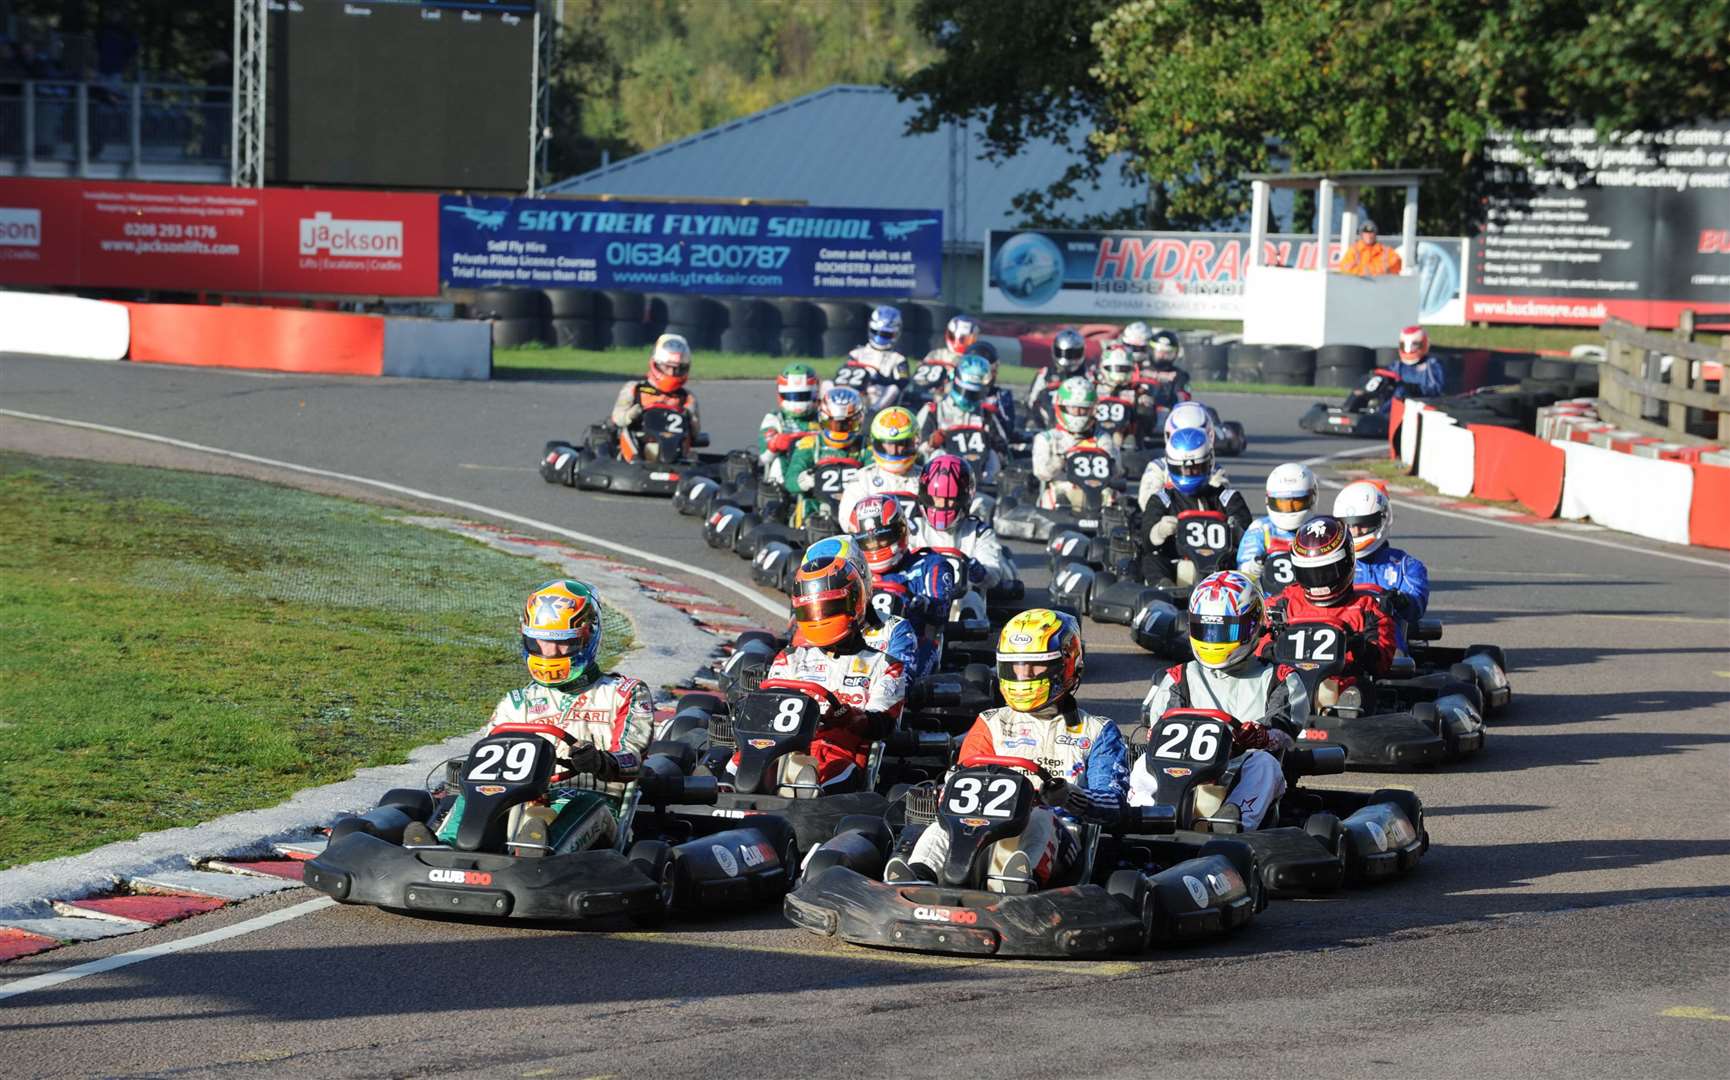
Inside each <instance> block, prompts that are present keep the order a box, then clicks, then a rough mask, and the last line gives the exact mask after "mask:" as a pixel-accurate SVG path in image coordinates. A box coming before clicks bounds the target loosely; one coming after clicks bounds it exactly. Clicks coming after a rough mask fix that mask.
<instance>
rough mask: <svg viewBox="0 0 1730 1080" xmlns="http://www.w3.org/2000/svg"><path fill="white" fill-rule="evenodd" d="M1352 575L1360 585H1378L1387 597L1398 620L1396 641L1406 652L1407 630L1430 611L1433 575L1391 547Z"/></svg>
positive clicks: (1370, 556) (1372, 556)
mask: <svg viewBox="0 0 1730 1080" xmlns="http://www.w3.org/2000/svg"><path fill="white" fill-rule="evenodd" d="M1352 573H1353V574H1354V575H1355V577H1356V580H1357V583H1358V584H1359V585H1377V586H1380V587H1381V589H1382V590H1383V591H1384V593H1386V594H1387V598H1388V601H1389V606H1390V607H1391V608H1392V609H1393V613H1394V615H1395V616H1396V618H1395V620H1394V638H1395V639H1396V640H1397V641H1398V642H1399V647H1400V651H1401V652H1405V651H1406V630H1407V628H1408V627H1410V626H1411V625H1412V624H1414V623H1416V622H1417V621H1418V620H1419V619H1421V618H1423V617H1424V612H1425V611H1427V610H1429V607H1430V572H1429V570H1428V569H1427V568H1425V566H1424V564H1423V561H1422V560H1420V559H1418V558H1416V557H1414V556H1412V555H1408V554H1406V553H1405V552H1404V551H1401V550H1400V549H1399V548H1397V547H1394V546H1392V545H1390V544H1383V545H1382V546H1381V547H1379V548H1377V549H1376V550H1374V551H1372V552H1370V553H1369V554H1368V555H1365V556H1364V557H1363V558H1361V559H1359V560H1358V561H1357V564H1356V566H1355V567H1354V568H1353V571H1352Z"/></svg>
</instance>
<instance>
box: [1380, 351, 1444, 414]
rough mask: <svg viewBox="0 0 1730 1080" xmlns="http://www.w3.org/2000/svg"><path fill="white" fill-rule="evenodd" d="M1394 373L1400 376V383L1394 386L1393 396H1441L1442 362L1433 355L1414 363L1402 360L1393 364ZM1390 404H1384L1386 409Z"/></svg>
mask: <svg viewBox="0 0 1730 1080" xmlns="http://www.w3.org/2000/svg"><path fill="white" fill-rule="evenodd" d="M1394 374H1395V375H1398V376H1399V377H1400V385H1399V386H1397V387H1395V388H1394V396H1395V397H1401V398H1405V397H1419V398H1426V397H1441V396H1442V383H1443V381H1444V378H1445V376H1444V374H1443V372H1442V362H1441V361H1440V360H1437V359H1436V358H1435V357H1433V356H1426V357H1424V358H1423V359H1422V360H1419V361H1418V362H1417V363H1415V364H1408V363H1406V362H1405V361H1404V360H1401V361H1399V362H1398V363H1396V364H1394ZM1388 408H1391V406H1388V405H1384V406H1383V409H1384V410H1386V409H1388Z"/></svg>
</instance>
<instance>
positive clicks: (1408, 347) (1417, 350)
mask: <svg viewBox="0 0 1730 1080" xmlns="http://www.w3.org/2000/svg"><path fill="white" fill-rule="evenodd" d="M1429 354H1430V335H1428V334H1426V333H1424V328H1423V327H1421V326H1408V327H1406V328H1405V329H1404V330H1401V331H1400V359H1401V360H1404V361H1405V362H1406V363H1408V364H1415V363H1417V362H1418V361H1419V360H1422V359H1423V358H1424V357H1426V356H1428V355H1429Z"/></svg>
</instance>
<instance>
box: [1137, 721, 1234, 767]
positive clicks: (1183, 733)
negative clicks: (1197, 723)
mask: <svg viewBox="0 0 1730 1080" xmlns="http://www.w3.org/2000/svg"><path fill="white" fill-rule="evenodd" d="M1192 731H1193V733H1194V735H1193V737H1192V736H1191V732H1192ZM1159 734H1160V737H1161V738H1163V739H1165V742H1163V743H1160V744H1159V749H1157V750H1155V751H1154V752H1153V756H1154V757H1162V758H1165V759H1166V760H1168V761H1182V760H1184V752H1183V750H1182V749H1181V748H1180V744H1181V743H1183V742H1184V741H1186V740H1187V741H1188V742H1189V760H1190V761H1210V760H1212V759H1213V755H1214V752H1215V751H1217V750H1218V749H1219V733H1218V731H1217V730H1216V729H1215V728H1214V727H1213V726H1212V725H1205V726H1202V727H1197V728H1191V727H1190V726H1189V725H1188V724H1181V723H1179V724H1167V725H1165V727H1164V728H1163V729H1161V730H1160V733H1159Z"/></svg>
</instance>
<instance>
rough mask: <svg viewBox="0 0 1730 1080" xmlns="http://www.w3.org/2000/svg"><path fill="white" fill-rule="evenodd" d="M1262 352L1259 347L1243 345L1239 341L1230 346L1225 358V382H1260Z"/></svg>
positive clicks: (1262, 349)
mask: <svg viewBox="0 0 1730 1080" xmlns="http://www.w3.org/2000/svg"><path fill="white" fill-rule="evenodd" d="M1264 351H1265V350H1264V348H1263V347H1262V346H1260V345H1245V344H1244V343H1243V342H1241V341H1240V342H1238V343H1237V344H1235V345H1233V346H1231V350H1230V352H1229V354H1228V355H1227V357H1226V366H1225V375H1226V381H1227V382H1235V383H1253V382H1261V381H1262V379H1261V376H1262V371H1261V362H1262V353H1263V352H1264Z"/></svg>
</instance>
